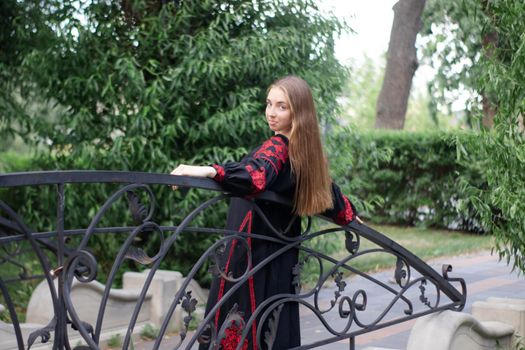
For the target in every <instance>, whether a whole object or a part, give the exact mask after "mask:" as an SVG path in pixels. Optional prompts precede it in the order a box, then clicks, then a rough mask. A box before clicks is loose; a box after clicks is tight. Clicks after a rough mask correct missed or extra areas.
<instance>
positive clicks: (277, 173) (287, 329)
mask: <svg viewBox="0 0 525 350" xmlns="http://www.w3.org/2000/svg"><path fill="white" fill-rule="evenodd" d="M213 167H214V168H215V169H216V171H217V175H216V176H215V178H214V180H215V181H217V182H218V183H219V184H221V186H222V187H223V188H224V189H225V190H226V191H228V192H230V193H232V194H234V195H237V196H241V197H244V198H232V199H231V202H230V208H229V211H228V217H227V222H226V228H227V229H231V230H235V231H238V232H246V233H248V239H247V242H248V247H249V248H248V249H250V253H251V257H252V268H253V267H256V266H257V265H258V264H259V263H260V262H261V261H263V260H264V259H265V258H267V257H268V256H270V255H271V254H273V253H275V252H276V251H278V250H279V249H281V248H282V247H283V246H284V245H283V244H282V243H276V242H270V241H267V240H262V239H255V238H252V237H250V234H258V235H265V236H270V237H276V235H275V234H274V233H273V232H272V230H271V229H270V228H269V227H268V226H267V224H266V223H265V222H264V221H263V219H262V218H261V217H260V215H259V214H258V213H257V212H256V210H255V209H254V208H255V206H258V207H259V208H260V209H261V211H262V212H263V213H264V215H265V216H266V218H267V219H268V220H269V221H270V223H271V224H272V225H273V227H274V228H275V229H277V230H278V231H280V232H283V233H284V232H285V231H286V230H287V229H288V231H287V232H286V233H285V234H286V235H288V236H297V235H299V234H300V233H301V220H300V218H298V217H297V216H295V215H293V214H292V212H291V208H290V207H288V206H283V205H280V204H277V203H273V202H268V201H265V200H261V199H257V198H256V197H255V196H256V195H257V194H258V193H261V192H264V191H266V190H269V191H272V192H275V193H278V194H280V195H282V196H284V197H287V198H289V199H290V200H293V196H294V192H295V179H294V177H293V174H292V172H291V167H290V160H289V158H288V139H287V138H286V137H285V136H283V135H280V134H277V135H275V136H273V137H271V138H270V139H268V140H266V141H265V142H264V143H263V144H262V145H261V146H259V147H258V148H256V149H254V150H253V151H252V152H250V153H249V154H248V155H247V156H246V157H244V158H243V159H242V160H241V161H240V162H230V163H225V164H222V165H219V164H215V165H213ZM332 191H333V197H334V207H333V209H330V210H328V211H327V212H326V213H324V214H325V215H327V216H329V217H331V218H333V219H334V221H335V222H336V223H338V224H340V225H345V224H347V223H349V222H350V221H351V220H352V219H353V217H354V214H353V213H354V210H353V206H352V204H351V203H350V201H349V200H348V199H347V198H346V197H345V196H344V195H343V194H342V193H341V192H340V190H339V188H338V187H337V185H335V184H333V185H332ZM246 250H247V249H246V244H241V242H240V241H239V240H237V239H235V240H232V241H230V243H229V244H228V245H227V247H226V249H225V251H224V254H223V255H222V256H221V257H220V263H221V266H220V267H221V269H222V270H223V271H225V272H226V273H231V276H232V277H234V278H236V277H239V276H241V275H242V274H243V273H244V272H245V271H246V268H247V251H246ZM297 262H298V250H297V249H290V250H288V251H286V252H284V253H283V254H281V255H279V256H278V257H277V258H276V259H274V260H272V261H271V262H270V263H268V264H267V265H266V266H265V267H263V268H262V269H261V270H259V271H258V272H256V273H255V274H254V275H253V276H252V277H250V278H249V279H248V281H247V283H244V284H243V285H242V286H241V287H240V288H239V289H237V291H236V292H235V293H234V294H233V295H232V296H231V297H229V298H228V300H226V301H225V303H224V304H223V305H222V306H221V308H220V309H219V310H218V311H217V312H216V314H215V315H214V317H213V319H212V320H213V321H212V322H213V323H214V325H215V327H216V329H217V330H219V329H220V328H221V326H222V324H223V322H224V320H225V318H226V316H227V315H228V312H229V311H230V310H231V309H232V308H233V307H234V305H235V304H237V310H238V311H240V312H241V314H242V315H243V319H244V321H245V322H246V321H248V319H249V318H250V316H251V315H252V313H253V312H254V311H255V309H256V308H257V307H258V306H259V305H260V304H261V303H262V302H263V301H265V300H266V299H267V298H269V297H271V296H274V295H277V294H294V293H295V287H294V286H293V284H292V280H293V275H292V269H293V267H294V266H295V265H296V264H297ZM234 285H235V283H232V282H229V281H226V280H225V279H223V278H220V277H216V278H214V280H213V281H212V285H211V289H210V295H209V298H208V304H207V306H206V314H209V311H210V309H211V308H213V307H214V306H215V305H216V304H217V303H218V302H219V301H220V300H221V299H222V298H223V296H224V294H226V293H227V292H228V290H230V288H231V287H232V286H234ZM261 315H262V313H259V315H258V317H257V319H256V321H255V322H254V323H253V324H252V325H251V326H250V325H247V327H250V328H251V329H250V333H249V334H248V336H247V338H246V341H245V342H244V344H243V346H242V347H241V349H243V350H244V349H250V350H257V349H258V347H257V342H256V333H257V327H258V326H259V323H258V322H257V321H259V320H260V316H261ZM267 323H268V322H265V324H264V327H263V329H262V333H261V343H262V344H264V342H263V339H264V335H265V332H266V331H267V329H268V325H267ZM227 327H228V328H227V330H226V337H225V338H224V339H222V341H221V348H222V349H235V348H236V346H237V345H238V343H239V341H240V333H241V330H239V329H238V327H237V325H236V323H234V322H232V323H231V324H230V325H227ZM300 338H301V336H300V329H299V308H298V305H297V304H296V303H285V304H284V306H283V307H282V309H281V310H280V313H279V318H278V324H277V334H276V336H275V341H274V343H273V349H278V350H281V349H288V348H291V347H294V346H299V345H300ZM263 346H264V345H263ZM208 347H209V344H201V346H200V349H201V350H203V349H207V348H208Z"/></svg>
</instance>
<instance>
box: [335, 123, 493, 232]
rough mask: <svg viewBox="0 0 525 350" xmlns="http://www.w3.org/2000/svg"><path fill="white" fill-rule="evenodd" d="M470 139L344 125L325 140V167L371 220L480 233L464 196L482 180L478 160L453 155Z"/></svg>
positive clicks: (467, 136) (463, 135) (458, 135)
mask: <svg viewBox="0 0 525 350" xmlns="http://www.w3.org/2000/svg"><path fill="white" fill-rule="evenodd" d="M473 137H474V135H472V134H469V133H464V132H456V133H438V132H417V133H413V132H411V133H409V132H399V131H394V132H392V131H377V130H375V131H371V132H364V133H356V132H352V131H351V130H349V129H345V130H343V131H342V132H339V133H338V134H337V135H336V136H334V137H332V138H331V140H330V155H331V160H332V164H333V165H332V166H331V168H332V170H333V174H334V178H335V179H336V181H337V182H339V183H340V184H341V186H342V188H343V190H344V191H345V192H346V193H348V194H351V196H352V197H353V199H354V201H356V202H357V203H358V204H359V205H358V206H359V209H360V211H361V213H362V215H363V216H364V217H367V218H368V219H369V220H371V221H372V222H375V223H384V224H387V223H388V224H401V225H425V226H434V227H442V228H452V229H460V230H466V231H470V232H483V231H484V229H483V227H482V226H481V224H480V222H479V217H478V215H477V213H476V212H475V211H474V210H473V203H472V201H473V199H472V198H471V196H470V194H471V190H472V188H483V187H484V186H486V181H485V179H484V177H483V175H482V172H481V171H480V169H479V166H480V163H479V161H476V160H474V161H473V160H472V159H470V161H468V162H467V161H460V160H459V157H458V154H459V153H461V152H467V151H466V150H465V149H463V148H461V147H463V146H458V140H465V139H470V138H473ZM471 151H474V150H471ZM471 153H472V154H476V152H469V154H471ZM467 185H468V186H467Z"/></svg>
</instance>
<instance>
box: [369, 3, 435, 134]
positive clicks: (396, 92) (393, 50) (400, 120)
mask: <svg viewBox="0 0 525 350" xmlns="http://www.w3.org/2000/svg"><path fill="white" fill-rule="evenodd" d="M425 1H426V0H399V1H398V2H397V3H396V4H395V5H394V7H393V9H394V21H393V23H392V31H391V32H390V43H389V44H388V52H387V63H386V70H385V78H384V79H383V86H382V88H381V92H380V94H379V97H378V99H377V105H376V124H375V127H376V128H384V129H403V127H404V125H405V115H406V111H407V104H408V97H409V95H410V87H411V86H412V78H413V77H414V73H415V72H416V69H417V66H418V62H417V54H416V47H415V43H416V37H417V33H418V32H419V30H420V29H421V25H422V24H421V13H422V12H423V9H424V8H425Z"/></svg>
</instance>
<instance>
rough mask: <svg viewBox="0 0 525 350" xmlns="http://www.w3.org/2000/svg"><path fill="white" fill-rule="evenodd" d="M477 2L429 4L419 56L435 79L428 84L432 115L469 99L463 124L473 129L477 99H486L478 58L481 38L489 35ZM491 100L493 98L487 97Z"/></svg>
mask: <svg viewBox="0 0 525 350" xmlns="http://www.w3.org/2000/svg"><path fill="white" fill-rule="evenodd" d="M482 9H483V5H482V2H480V1H477V0H463V1H455V0H428V1H427V3H426V5H425V10H424V13H423V16H422V19H423V29H422V30H421V31H420V33H421V35H422V37H423V40H422V42H423V44H422V47H421V48H420V50H419V52H420V53H421V54H422V56H423V60H424V61H425V62H426V63H427V64H429V65H430V66H432V67H433V68H434V69H435V71H436V75H435V77H434V79H432V81H431V82H430V83H429V84H428V90H429V93H430V95H431V96H432V99H431V101H432V108H431V110H432V111H433V113H438V110H440V109H444V108H448V109H449V112H450V107H451V105H452V103H453V102H455V101H456V100H458V99H461V98H465V97H467V98H468V101H467V106H466V109H465V112H466V118H465V120H464V122H465V123H466V124H468V125H470V126H474V125H476V124H475V123H476V122H475V120H474V119H473V117H474V116H475V115H476V114H477V113H478V112H479V111H480V108H481V106H480V102H481V100H480V96H481V95H482V94H485V95H486V91H484V89H483V87H482V85H481V82H480V76H481V69H482V68H481V66H480V63H479V62H480V58H481V56H482V46H483V39H484V36H485V35H486V34H487V33H488V32H489V31H490V28H489V27H485V26H484V25H483V20H484V18H485V13H484V12H483V10H482ZM490 97H491V100H492V97H494V96H490Z"/></svg>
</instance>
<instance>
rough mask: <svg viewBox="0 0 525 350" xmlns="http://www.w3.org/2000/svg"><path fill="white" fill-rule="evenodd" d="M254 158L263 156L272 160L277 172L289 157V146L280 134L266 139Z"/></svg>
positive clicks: (271, 162)
mask: <svg viewBox="0 0 525 350" xmlns="http://www.w3.org/2000/svg"><path fill="white" fill-rule="evenodd" d="M253 157H254V158H263V159H266V160H267V161H269V162H270V164H271V165H272V167H273V168H274V170H275V172H276V173H279V170H281V169H282V167H283V165H284V163H286V160H287V159H288V146H287V145H286V143H284V141H283V139H282V138H280V137H279V136H273V137H271V138H270V139H269V140H266V141H265V142H264V143H263V144H262V146H261V148H259V150H258V151H257V152H255V154H254V155H253Z"/></svg>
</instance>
